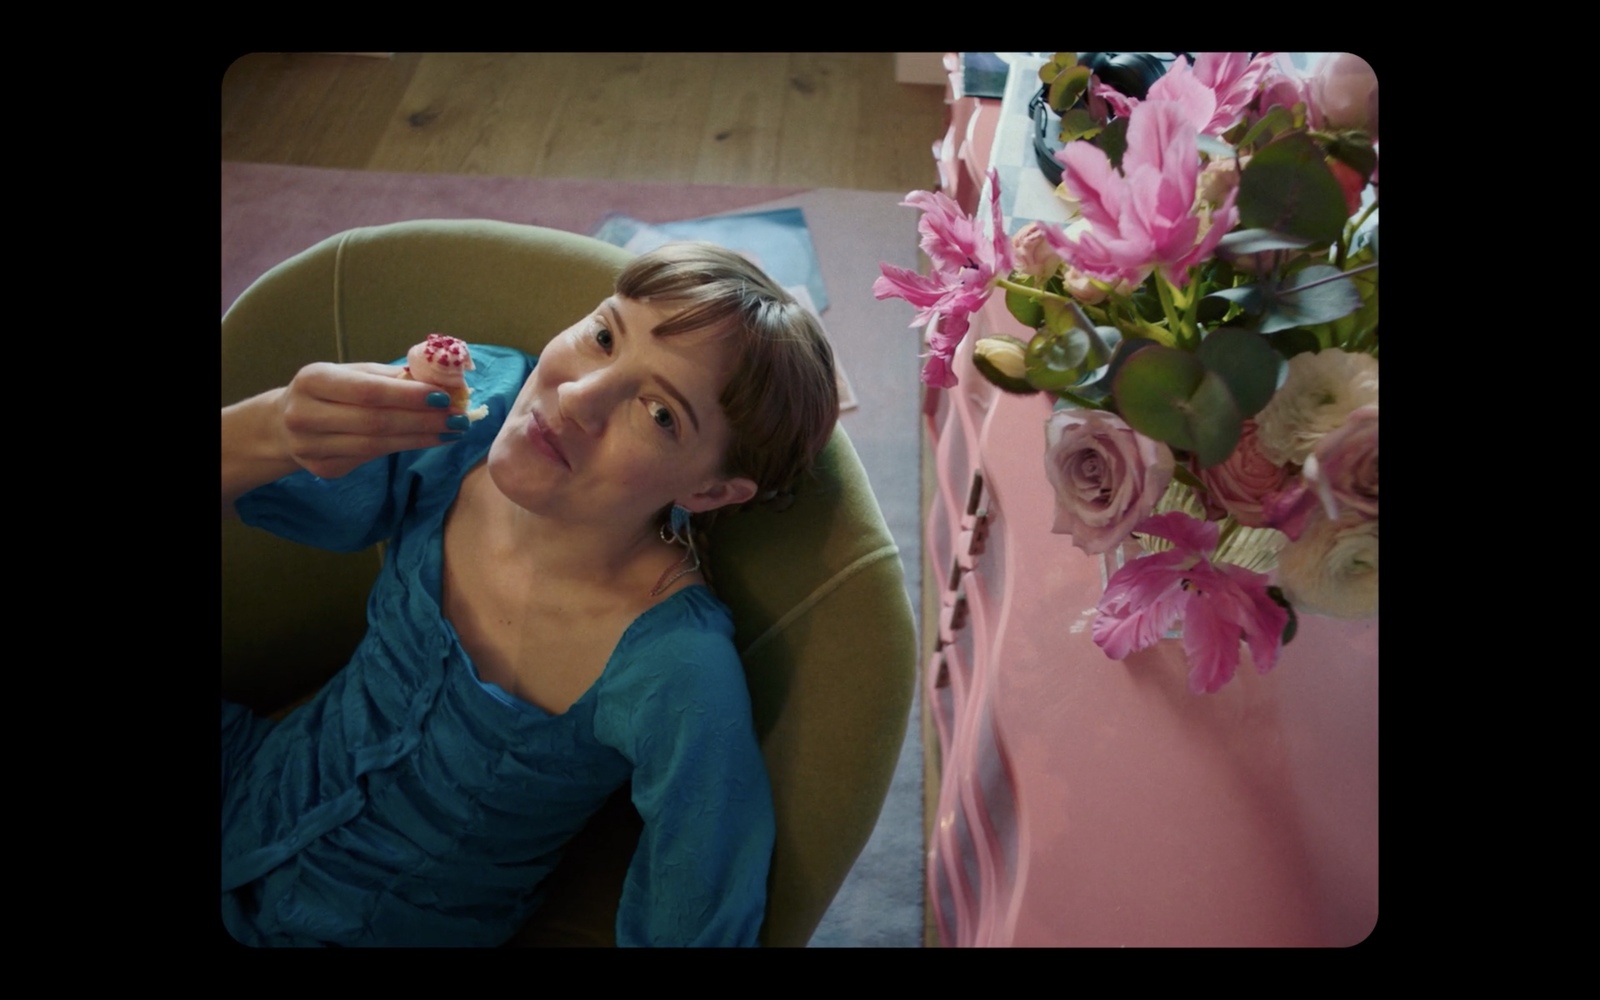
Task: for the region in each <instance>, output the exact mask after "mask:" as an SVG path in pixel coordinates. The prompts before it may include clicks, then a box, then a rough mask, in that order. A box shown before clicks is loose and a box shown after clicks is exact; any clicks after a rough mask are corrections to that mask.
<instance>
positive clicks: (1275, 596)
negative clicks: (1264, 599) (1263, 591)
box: [1267, 586, 1300, 646]
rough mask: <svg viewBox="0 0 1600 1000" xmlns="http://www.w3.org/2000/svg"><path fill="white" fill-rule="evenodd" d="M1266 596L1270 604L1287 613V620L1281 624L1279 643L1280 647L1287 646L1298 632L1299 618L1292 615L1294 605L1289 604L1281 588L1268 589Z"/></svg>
mask: <svg viewBox="0 0 1600 1000" xmlns="http://www.w3.org/2000/svg"><path fill="white" fill-rule="evenodd" d="M1267 596H1268V597H1270V598H1272V603H1274V604H1276V605H1278V606H1279V607H1280V608H1282V609H1283V610H1285V611H1287V612H1289V620H1288V621H1287V622H1284V624H1283V642H1282V643H1281V645H1284V646H1287V645H1289V643H1291V642H1293V641H1294V637H1295V635H1296V634H1298V633H1299V631H1300V618H1299V616H1298V615H1296V614H1295V613H1294V605H1293V604H1290V603H1289V598H1287V597H1285V596H1284V593H1283V588H1282V587H1278V586H1272V587H1268V588H1267Z"/></svg>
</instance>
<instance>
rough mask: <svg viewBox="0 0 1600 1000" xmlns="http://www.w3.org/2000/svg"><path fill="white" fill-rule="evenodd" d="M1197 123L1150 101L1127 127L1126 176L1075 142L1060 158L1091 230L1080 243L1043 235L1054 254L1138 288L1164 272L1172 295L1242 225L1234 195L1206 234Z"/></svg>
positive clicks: (1170, 104)
mask: <svg viewBox="0 0 1600 1000" xmlns="http://www.w3.org/2000/svg"><path fill="white" fill-rule="evenodd" d="M1195 136H1196V128H1195V125H1194V121H1193V119H1191V118H1190V117H1189V114H1188V112H1187V111H1186V110H1185V108H1184V107H1183V105H1181V104H1179V103H1177V102H1174V101H1145V102H1144V103H1142V104H1140V105H1139V106H1138V107H1136V108H1134V109H1133V112H1132V114H1131V115H1130V116H1129V119H1128V148H1127V150H1126V151H1125V152H1124V153H1123V155H1122V172H1121V173H1118V172H1117V170H1116V168H1114V167H1112V165H1111V161H1110V159H1109V158H1108V157H1107V156H1106V154H1105V153H1104V152H1102V151H1101V150H1100V149H1098V148H1096V147H1095V145H1094V144H1093V143H1088V142H1073V143H1068V144H1067V147H1066V148H1065V149H1063V150H1062V151H1061V152H1059V153H1057V154H1056V157H1057V159H1059V160H1060V161H1061V163H1062V164H1063V166H1064V167H1065V170H1064V172H1063V173H1062V176H1061V182H1062V184H1063V185H1064V186H1065V187H1066V189H1067V191H1068V193H1069V194H1071V195H1072V196H1073V197H1074V198H1076V199H1078V202H1079V203H1080V205H1081V208H1082V213H1083V218H1084V219H1086V220H1087V221H1088V223H1089V229H1088V231H1086V232H1083V233H1081V234H1079V235H1078V237H1077V239H1076V240H1073V239H1070V238H1068V237H1066V236H1064V235H1063V234H1062V233H1060V232H1059V231H1057V230H1055V229H1054V228H1052V227H1046V229H1045V235H1046V236H1047V237H1048V238H1049V239H1050V244H1051V246H1053V247H1054V248H1055V251H1056V253H1057V254H1059V255H1060V256H1061V258H1062V259H1063V260H1065V261H1066V262H1067V263H1068V264H1070V265H1072V266H1073V267H1076V268H1077V269H1078V270H1080V271H1083V272H1085V273H1086V274H1089V275H1090V276H1092V277H1095V278H1099V279H1101V280H1102V281H1110V282H1114V281H1118V280H1125V281H1128V282H1130V283H1132V284H1135V285H1137V284H1139V283H1140V282H1142V281H1144V279H1145V278H1146V277H1148V276H1149V274H1150V272H1151V271H1153V270H1155V269H1157V268H1160V269H1161V273H1162V275H1163V276H1164V277H1165V278H1166V279H1167V281H1168V282H1169V283H1171V284H1172V285H1173V286H1175V287H1180V288H1181V287H1183V285H1184V284H1185V283H1186V282H1187V280H1188V270H1189V268H1191V267H1194V266H1195V265H1198V264H1200V263H1203V262H1204V261H1205V260H1207V259H1208V258H1209V257H1210V256H1211V253H1212V251H1213V250H1215V249H1216V245H1217V242H1218V241H1219V240H1221V239H1222V237H1223V235H1224V234H1226V233H1227V232H1228V231H1229V230H1231V229H1232V228H1233V227H1234V225H1235V224H1236V223H1237V222H1238V219H1239V212H1238V209H1237V208H1235V207H1234V201H1235V198H1236V197H1237V195H1238V191H1237V189H1235V190H1233V191H1230V192H1228V193H1227V194H1226V195H1225V196H1224V197H1223V200H1222V203H1221V204H1220V205H1218V206H1217V207H1216V208H1215V210H1214V211H1213V212H1212V213H1211V224H1210V225H1209V226H1208V227H1205V228H1204V232H1203V233H1202V227H1201V219H1200V216H1199V215H1198V214H1197V212H1196V205H1195V190H1196V187H1197V183H1198V178H1199V175H1200V170H1201V163H1200V152H1199V145H1198V143H1197V141H1196V138H1195Z"/></svg>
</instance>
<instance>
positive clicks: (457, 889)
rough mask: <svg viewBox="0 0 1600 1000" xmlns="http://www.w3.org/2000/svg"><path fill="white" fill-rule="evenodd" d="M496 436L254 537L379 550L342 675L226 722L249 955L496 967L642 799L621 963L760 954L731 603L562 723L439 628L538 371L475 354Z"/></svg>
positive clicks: (408, 464)
mask: <svg viewBox="0 0 1600 1000" xmlns="http://www.w3.org/2000/svg"><path fill="white" fill-rule="evenodd" d="M473 358H474V361H475V363H476V365H477V369H476V370H475V371H474V372H473V373H472V375H471V376H470V379H471V384H472V386H473V392H474V395H473V399H474V402H484V403H487V404H488V405H489V411H490V412H489V416H488V418H486V419H484V420H481V421H479V422H478V423H476V424H474V425H473V427H472V429H471V430H470V431H469V432H468V433H467V436H466V437H465V438H464V439H463V440H462V441H460V442H458V443H456V444H455V445H452V446H450V447H446V448H433V449H427V450H424V451H419V452H407V453H403V454H399V455H393V456H389V457H388V458H386V459H382V460H379V461H375V462H372V463H369V464H368V465H366V466H364V467H362V468H361V469H358V470H356V471H355V472H353V473H351V474H350V475H348V476H345V477H343V478H341V479H337V480H321V479H317V478H316V477H313V476H311V475H308V474H304V473H302V474H297V475H294V476H289V477H287V478H285V479H283V480H280V481H279V482H277V483H273V484H270V485H268V486H264V487H262V488H260V489H258V490H255V491H253V492H251V493H250V494H248V495H246V496H245V497H243V498H241V499H240V500H239V501H238V504H237V508H238V511H239V514H240V516H241V517H242V518H243V519H244V520H245V522H246V523H248V524H252V525H255V526H258V527H261V528H264V529H266V530H268V531H271V532H273V533H274V534H278V535H281V536H283V537H285V538H289V539H291V540H294V541H298V542H303V543H305V544H308V545H315V546H319V547H322V548H328V549H335V550H342V551H356V550H360V549H363V548H366V547H367V546H369V545H371V544H373V543H375V542H378V541H380V540H387V541H388V543H389V544H388V549H387V553H386V556H385V560H384V566H383V569H382V572H381V574H380V576H379V579H378V581H377V583H376V584H375V585H374V587H373V590H372V594H371V597H370V599H369V601H368V605H367V618H368V631H367V634H366V637H365V639H364V640H363V641H362V643H361V645H360V647H359V648H358V649H357V650H356V652H355V654H354V656H353V657H352V659H351V661H350V663H349V665H348V666H346V667H345V668H344V669H343V670H342V671H340V672H339V674H338V675H337V676H335V677H334V678H333V680H332V681H330V682H329V683H328V684H327V685H326V686H325V687H324V688H323V689H322V691H321V692H319V693H318V695H317V696H316V697H315V698H314V699H313V700H312V701H310V702H308V703H307V704H306V705H304V706H302V707H301V708H300V709H298V710H297V711H295V712H294V713H292V714H291V715H289V716H288V717H287V718H285V719H284V720H283V721H282V722H280V723H275V724H274V723H271V722H267V721H265V720H261V719H258V718H255V717H254V716H252V715H251V714H250V713H249V712H248V711H247V710H246V709H244V708H242V707H241V706H238V705H233V704H230V703H227V702H224V703H223V705H222V913H223V921H224V923H225V925H226V926H227V927H228V929H229V931H230V932H231V933H232V934H233V936H234V937H235V938H237V939H238V940H240V941H242V942H245V943H247V944H251V945H344V946H352V945H445V946H450V945H456V946H462V945H498V944H501V943H503V942H504V941H506V940H507V939H508V938H510V937H511V936H512V935H513V934H514V933H515V932H516V931H517V930H518V928H520V927H521V925H522V924H523V923H524V922H525V921H526V920H527V918H528V917H529V916H530V915H531V914H532V912H533V911H534V909H535V908H537V906H538V905H539V903H540V901H541V898H542V893H541V889H540V884H541V882H542V881H543V880H544V878H545V876H546V875H547V874H549V872H550V871H551V869H553V868H554V867H555V864H556V862H557V861H558V860H559V858H560V855H561V850H562V847H563V845H564V844H566V843H567V841H568V840H569V839H571V837H572V836H573V835H574V834H576V833H577V832H578V831H579V830H580V829H582V827H583V825H584V823H585V822H586V821H587V820H588V819H589V817H590V816H591V815H592V814H593V813H594V812H595V811H596V810H597V809H599V807H600V806H601V805H602V804H603V803H604V802H605V800H606V799H607V798H608V797H609V796H610V795H611V793H612V792H614V791H615V790H616V789H618V788H619V787H622V786H623V785H627V784H631V789H632V798H633V803H634V805H635V807H636V808H637V809H638V810H639V813H640V815H641V816H642V817H643V819H644V833H643V834H642V836H641V838H640V842H639V848H638V851H637V853H636V855H635V857H634V859H633V862H632V865H631V867H630V869H629V871H628V875H627V879H626V882H625V885H624V890H623V897H622V904H621V908H620V911H619V913H618V916H617V941H618V943H619V944H624V945H752V944H755V943H756V935H757V932H758V931H759V930H760V927H761V919H762V914H763V911H764V908H765V903H766V880H767V871H768V866H769V864H770V861H771V855H772V844H773V834H774V828H773V813H772V794H771V789H770V787H769V785H768V781H767V774H766V769H765V766H764V764H763V762H762V758H761V751H760V748H759V746H758V745H757V743H756V737H755V733H754V728H753V724H752V721H751V712H750V699H749V693H748V690H747V688H746V686H745V679H744V671H743V668H742V666H741V664H740V662H739V658H738V654H737V652H736V651H735V649H734V646H733V641H732V636H733V622H732V619H731V618H730V616H729V613H728V610H727V608H726V606H725V605H723V604H722V603H721V602H720V601H718V600H717V599H716V598H715V597H714V596H713V595H712V594H711V592H710V591H709V590H707V589H706V588H704V587H690V588H687V589H684V590H680V591H678V592H677V593H675V594H673V595H672V596H671V597H669V598H667V599H666V600H664V601H662V602H661V603H659V604H657V605H655V606H654V607H652V608H650V609H649V610H648V611H646V612H645V613H644V614H643V615H641V616H640V617H639V618H638V619H636V620H635V621H634V622H633V624H632V625H631V626H630V627H629V628H628V629H627V631H626V632H625V634H624V635H623V637H622V639H621V641H620V642H619V643H618V645H617V648H616V650H615V651H614V652H613V653H612V655H611V658H610V660H609V661H608V662H607V664H606V667H605V670H604V671H603V673H602V674H601V676H600V678H599V680H597V681H596V682H595V683H594V685H593V686H592V687H591V688H590V689H589V690H588V691H587V692H586V693H585V694H584V695H583V697H581V698H579V699H578V701H577V702H576V703H575V704H573V705H572V707H571V708H570V709H568V710H567V711H566V712H564V713H562V714H560V715H552V714H550V713H549V712H546V711H545V710H543V709H541V708H539V707H537V706H534V705H531V704H529V703H526V702H523V701H521V700H519V699H517V698H514V697H512V696H511V695H509V694H508V693H507V692H505V691H503V690H502V689H500V688H499V687H498V686H496V685H495V684H493V683H489V682H485V681H482V680H480V679H479V678H478V676H477V672H476V670H475V669H474V667H473V664H472V662H471V660H470V659H469V658H468V656H467V654H466V651H465V650H464V649H463V648H462V646H461V643H460V642H459V641H458V639H457V637H456V633H455V630H454V629H453V628H452V627H451V626H450V623H449V622H448V621H446V620H445V619H444V617H443V615H442V613H441V610H440V603H439V601H440V591H439V584H440V580H441V569H442V554H441V553H442V539H443V527H444V518H445V514H446V512H447V511H448V510H449V508H450V505H451V503H452V502H453V501H454V499H455V495H456V490H457V488H458V486H459V484H460V482H461V479H462V477H463V476H464V475H465V474H466V472H467V471H468V470H469V469H471V468H472V466H473V465H474V464H476V463H477V461H478V460H479V459H480V458H482V457H483V456H484V455H485V454H486V453H487V451H488V448H489V445H490V443H491V442H492V441H493V439H494V436H495V433H496V432H497V431H498V430H499V428H500V425H501V423H502V422H503V421H504V420H505V417H506V413H507V410H508V408H509V406H510V404H511V402H512V400H513V399H514V398H515V396H516V394H517V391H518V390H519V389H520V388H521V387H522V383H523V381H524V380H525V379H526V378H527V376H528V374H529V373H530V372H531V371H532V370H533V365H534V363H535V362H534V359H533V358H531V357H529V356H528V355H526V354H523V353H521V352H519V351H514V350H509V349H504V348H492V347H474V348H473Z"/></svg>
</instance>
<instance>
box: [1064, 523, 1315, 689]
mask: <svg viewBox="0 0 1600 1000" xmlns="http://www.w3.org/2000/svg"><path fill="white" fill-rule="evenodd" d="M1134 530H1135V531H1137V532H1139V533H1142V534H1148V535H1155V536H1157V537H1160V538H1165V539H1167V540H1168V541H1170V542H1172V545H1173V547H1172V548H1171V549H1169V550H1167V551H1166V552H1157V553H1154V554H1152V555H1147V556H1141V557H1140V558H1138V559H1135V560H1133V561H1132V562H1130V563H1128V564H1127V565H1125V566H1123V567H1122V568H1121V569H1119V570H1117V572H1116V573H1115V574H1113V575H1112V577H1111V579H1110V580H1109V581H1108V582H1107V584H1106V592H1105V594H1104V595H1103V596H1102V597H1101V598H1100V607H1099V612H1100V613H1099V615H1098V616H1097V617H1096V618H1095V620H1094V627H1093V629H1092V633H1093V636H1094V641H1095V644H1096V645H1097V646H1099V647H1100V648H1101V649H1102V650H1104V651H1105V654H1106V655H1107V656H1109V657H1111V658H1112V659H1114V660H1121V659H1124V658H1125V657H1127V656H1128V655H1129V654H1130V653H1133V652H1136V651H1138V650H1141V649H1144V648H1146V647H1148V646H1151V645H1154V644H1155V643H1156V642H1157V641H1158V640H1160V639H1161V637H1162V635H1164V634H1165V633H1166V631H1167V629H1168V628H1169V627H1171V625H1172V623H1173V622H1174V621H1176V620H1177V619H1179V618H1182V619H1183V651H1184V653H1185V654H1187V656H1188V659H1189V690H1190V691H1192V692H1194V693H1195V694H1201V693H1205V694H1214V693H1216V692H1217V691H1219V690H1221V689H1222V686H1223V685H1224V684H1226V683H1228V681H1230V680H1232V679H1233V675H1234V672H1235V671H1236V670H1237V669H1238V666H1239V642H1240V640H1241V639H1242V640H1243V641H1244V642H1247V643H1249V645H1250V653H1251V655H1252V656H1253V657H1254V658H1255V663H1256V670H1257V672H1259V673H1263V674H1264V673H1266V672H1267V671H1269V670H1271V669H1272V668H1273V666H1275V665H1276V664H1277V662H1278V650H1279V647H1280V645H1281V639H1282V637H1283V628H1284V626H1285V625H1287V624H1288V622H1289V612H1287V611H1286V610H1284V609H1283V607H1282V606H1280V605H1279V604H1278V603H1277V602H1275V601H1273V599H1272V598H1271V597H1269V596H1268V595H1267V577H1266V576H1264V575H1262V574H1260V573H1254V572H1251V571H1250V570H1247V569H1244V568H1243V567H1240V566H1233V565H1230V564H1228V563H1213V562H1212V561H1211V556H1212V554H1213V553H1215V551H1216V548H1217V525H1216V524H1215V523H1214V522H1207V521H1201V520H1197V519H1196V518H1193V517H1190V516H1189V515H1188V514H1184V513H1180V512H1178V511H1172V512H1170V513H1167V514H1157V515H1156V516H1155V517H1151V518H1147V519H1146V520H1145V521H1143V522H1141V523H1140V525H1139V526H1138V527H1137V528H1136V529H1134Z"/></svg>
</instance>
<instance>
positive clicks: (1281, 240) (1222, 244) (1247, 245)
mask: <svg viewBox="0 0 1600 1000" xmlns="http://www.w3.org/2000/svg"><path fill="white" fill-rule="evenodd" d="M1310 245H1311V241H1310V240H1308V239H1305V238H1303V237H1300V236H1290V235H1289V234H1288V233H1275V232H1273V231H1272V230H1270V229H1235V230H1234V231H1233V232H1231V233H1229V234H1228V235H1226V236H1224V237H1223V238H1222V239H1220V240H1218V241H1217V252H1218V253H1220V254H1223V255H1224V256H1243V255H1245V254H1252V253H1261V252H1262V251H1264V250H1299V249H1301V248H1303V247H1307V246H1310Z"/></svg>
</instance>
